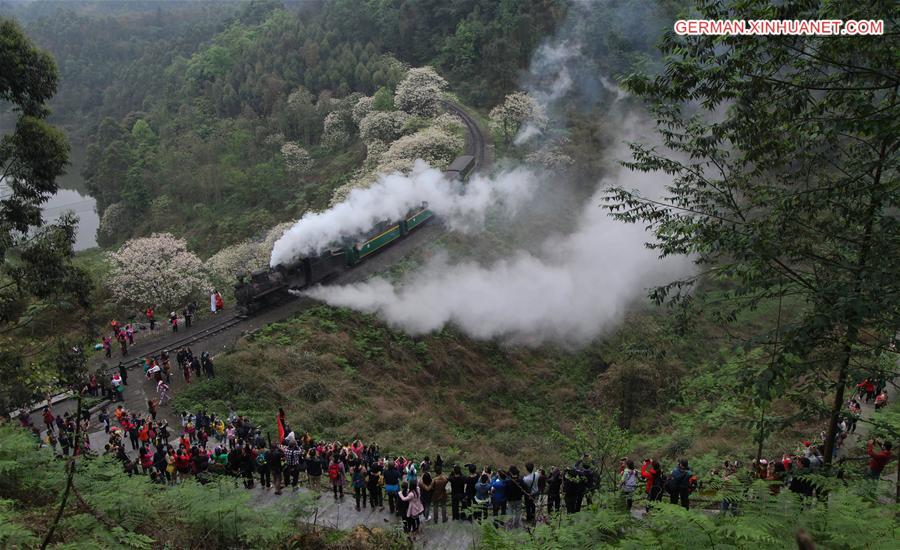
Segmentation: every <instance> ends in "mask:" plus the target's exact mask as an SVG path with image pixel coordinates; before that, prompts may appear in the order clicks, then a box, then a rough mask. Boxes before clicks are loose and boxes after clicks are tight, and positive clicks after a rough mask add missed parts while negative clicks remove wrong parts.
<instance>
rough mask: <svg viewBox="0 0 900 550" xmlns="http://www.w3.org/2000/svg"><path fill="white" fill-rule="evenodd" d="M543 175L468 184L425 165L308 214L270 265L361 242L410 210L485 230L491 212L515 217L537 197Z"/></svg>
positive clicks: (506, 175)
mask: <svg viewBox="0 0 900 550" xmlns="http://www.w3.org/2000/svg"><path fill="white" fill-rule="evenodd" d="M537 179H538V176H537V175H536V174H535V173H534V172H531V171H529V170H526V169H524V168H517V169H514V170H511V171H507V172H503V173H501V174H499V175H497V176H494V177H492V178H487V177H484V176H479V175H476V176H473V177H472V178H471V179H470V180H469V182H468V183H466V184H465V185H464V184H462V183H461V182H458V181H449V180H447V179H446V178H444V176H443V174H442V173H441V172H439V171H438V170H435V169H433V168H430V167H429V166H428V165H427V164H426V163H425V162H424V161H421V160H419V161H416V163H415V165H414V166H413V169H412V172H411V173H410V175H409V176H404V175H402V174H391V175H387V176H382V177H380V178H379V179H378V181H377V182H376V183H375V184H373V185H372V186H370V187H368V188H365V189H354V190H353V191H352V192H351V193H350V195H349V196H348V197H347V199H346V200H345V201H344V202H342V203H340V204H337V205H335V206H334V207H332V208H330V209H329V210H326V211H324V212H312V213H308V214H306V215H304V216H303V217H302V218H301V219H300V220H299V221H298V222H297V223H295V224H294V226H293V227H291V228H290V229H288V230H287V231H286V232H285V233H284V235H282V237H281V238H280V239H278V241H276V242H275V246H274V247H273V248H272V257H271V259H270V262H269V263H270V265H272V266H276V265H278V264H282V263H286V262H290V261H292V260H294V259H296V258H298V257H302V256H305V255H309V254H318V253H320V252H322V251H323V250H325V249H327V248H328V247H329V246H332V245H334V244H335V243H336V242H338V241H340V240H341V239H344V238H349V237H357V236H360V235H363V234H365V233H366V232H368V231H370V230H371V228H372V227H374V226H375V225H376V224H378V223H380V222H383V221H386V220H399V219H400V218H401V217H402V216H404V215H406V214H407V213H408V212H409V211H410V210H412V209H414V208H417V207H419V206H420V205H421V204H422V203H427V204H428V208H429V209H430V210H431V211H432V212H434V213H435V214H437V215H438V216H439V217H440V218H441V220H442V221H443V222H444V223H445V224H447V225H449V226H450V228H451V229H454V230H456V231H466V230H467V229H468V228H470V227H480V226H481V225H482V224H483V221H484V216H485V214H486V213H487V212H488V211H489V210H495V209H498V210H500V211H502V212H505V213H506V214H513V213H515V211H516V210H517V208H518V207H519V206H520V205H521V204H522V203H523V202H524V201H526V200H527V199H529V198H530V197H531V196H532V194H533V193H534V190H535V188H536V187H537Z"/></svg>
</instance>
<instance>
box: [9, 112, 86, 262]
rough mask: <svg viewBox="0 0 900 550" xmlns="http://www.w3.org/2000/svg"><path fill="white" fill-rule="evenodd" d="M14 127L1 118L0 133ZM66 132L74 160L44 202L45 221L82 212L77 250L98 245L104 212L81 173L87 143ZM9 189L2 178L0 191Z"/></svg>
mask: <svg viewBox="0 0 900 550" xmlns="http://www.w3.org/2000/svg"><path fill="white" fill-rule="evenodd" d="M4 123H6V124H4ZM10 129H11V128H10V125H9V123H8V122H7V121H6V120H0V133H4V134H5V133H8V132H9V131H10ZM66 134H67V136H69V145H70V146H71V148H72V149H71V152H70V153H69V163H70V164H69V166H68V167H66V173H65V174H64V175H62V176H60V177H59V178H58V179H57V180H56V182H57V183H58V184H59V190H58V191H57V192H56V194H55V195H53V196H52V197H50V199H49V200H48V201H47V202H46V203H44V207H43V209H42V210H43V217H44V222H52V221H55V220H56V219H57V218H59V217H60V216H61V215H63V214H64V213H66V212H68V211H72V212H75V214H76V215H77V216H78V233H77V235H76V237H75V250H85V249H87V248H93V247H95V246H97V228H98V227H100V216H99V214H98V213H97V201H96V200H94V198H93V197H91V196H90V195H88V194H87V187H86V186H85V184H84V178H82V177H81V168H82V167H83V166H84V161H85V146H84V143H83V142H81V141H75V140H74V139H72V138H71V135H70V133H69V132H66ZM7 192H8V188H7V187H6V185H4V184H3V182H2V181H0V195H3V194H6V193H7Z"/></svg>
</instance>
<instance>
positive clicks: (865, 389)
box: [856, 378, 875, 403]
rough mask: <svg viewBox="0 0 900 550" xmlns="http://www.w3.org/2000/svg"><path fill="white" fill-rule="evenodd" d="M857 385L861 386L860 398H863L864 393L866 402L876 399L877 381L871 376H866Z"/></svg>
mask: <svg viewBox="0 0 900 550" xmlns="http://www.w3.org/2000/svg"><path fill="white" fill-rule="evenodd" d="M856 387H857V388H859V398H860V399H862V397H863V395H865V396H866V403H868V402H869V401H871V400H873V399H875V383H874V382H872V380H871V379H870V378H866V379H865V380H863V381H862V382H860V383H859V384H857V385H856Z"/></svg>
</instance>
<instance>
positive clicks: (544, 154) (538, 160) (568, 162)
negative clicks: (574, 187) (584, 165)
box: [525, 147, 575, 170]
mask: <svg viewBox="0 0 900 550" xmlns="http://www.w3.org/2000/svg"><path fill="white" fill-rule="evenodd" d="M525 160H526V161H528V162H533V163H535V164H540V165H542V166H544V167H545V168H550V169H557V170H559V169H565V168H568V167H570V166H572V165H574V164H575V160H574V159H573V158H572V157H570V156H569V155H567V154H566V153H564V152H563V151H562V149H560V148H559V147H545V148H543V149H539V150H537V151H534V152H533V153H529V154H528V155H526V156H525Z"/></svg>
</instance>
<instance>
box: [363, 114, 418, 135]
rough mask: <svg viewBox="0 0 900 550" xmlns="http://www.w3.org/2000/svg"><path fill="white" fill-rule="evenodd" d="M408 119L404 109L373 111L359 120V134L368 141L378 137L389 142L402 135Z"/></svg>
mask: <svg viewBox="0 0 900 550" xmlns="http://www.w3.org/2000/svg"><path fill="white" fill-rule="evenodd" d="M407 120H409V115H408V114H406V113H404V112H403V111H373V112H371V113H369V114H368V115H366V116H365V117H364V118H363V119H362V120H361V121H360V122H359V135H360V137H361V138H362V139H363V141H365V142H367V143H368V142H369V141H372V140H376V139H377V140H381V141H383V142H385V143H389V142H391V141H394V140H395V139H397V138H399V137H400V136H401V134H402V133H403V125H404V124H406V121H407Z"/></svg>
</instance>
